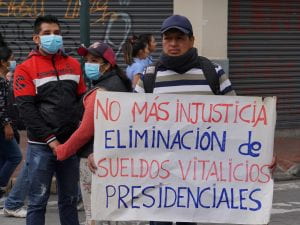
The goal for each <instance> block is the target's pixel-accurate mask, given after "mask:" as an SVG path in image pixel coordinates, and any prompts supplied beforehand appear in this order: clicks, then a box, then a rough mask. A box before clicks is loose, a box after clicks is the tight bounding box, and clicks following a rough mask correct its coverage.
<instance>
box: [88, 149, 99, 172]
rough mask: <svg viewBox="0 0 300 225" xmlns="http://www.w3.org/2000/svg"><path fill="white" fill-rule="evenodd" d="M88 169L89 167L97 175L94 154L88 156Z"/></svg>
mask: <svg viewBox="0 0 300 225" xmlns="http://www.w3.org/2000/svg"><path fill="white" fill-rule="evenodd" d="M88 167H89V169H90V171H91V172H92V173H95V172H96V170H97V166H96V163H95V160H94V153H91V154H90V155H89V156H88Z"/></svg>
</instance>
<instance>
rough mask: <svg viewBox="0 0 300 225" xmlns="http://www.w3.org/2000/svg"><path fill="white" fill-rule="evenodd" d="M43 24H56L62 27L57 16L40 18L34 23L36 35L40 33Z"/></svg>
mask: <svg viewBox="0 0 300 225" xmlns="http://www.w3.org/2000/svg"><path fill="white" fill-rule="evenodd" d="M42 23H55V24H57V25H58V26H59V27H60V24H59V21H58V19H57V18H56V16H53V15H46V16H39V17H37V18H36V20H35V21H34V33H35V34H38V33H40V31H41V24H42Z"/></svg>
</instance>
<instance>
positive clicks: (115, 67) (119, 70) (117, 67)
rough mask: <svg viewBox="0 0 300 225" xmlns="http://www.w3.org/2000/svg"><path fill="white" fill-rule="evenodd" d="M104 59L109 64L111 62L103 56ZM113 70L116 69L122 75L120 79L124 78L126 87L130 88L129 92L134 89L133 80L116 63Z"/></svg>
mask: <svg viewBox="0 0 300 225" xmlns="http://www.w3.org/2000/svg"><path fill="white" fill-rule="evenodd" d="M101 58H102V59H103V61H104V63H105V64H109V62H108V61H107V60H106V59H105V58H103V57H101ZM111 70H115V71H116V74H117V75H118V76H119V77H120V79H121V80H122V82H123V84H124V85H125V87H126V89H127V90H128V92H131V91H132V84H131V80H129V79H128V77H127V76H126V74H125V73H124V71H123V70H122V69H121V68H120V67H119V66H118V65H117V64H116V65H114V66H113V67H111ZM95 83H97V81H95Z"/></svg>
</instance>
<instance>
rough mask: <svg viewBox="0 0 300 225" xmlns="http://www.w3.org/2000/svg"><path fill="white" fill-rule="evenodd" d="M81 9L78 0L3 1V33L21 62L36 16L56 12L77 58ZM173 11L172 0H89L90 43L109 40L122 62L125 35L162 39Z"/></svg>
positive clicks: (0, 13) (30, 44)
mask: <svg viewBox="0 0 300 225" xmlns="http://www.w3.org/2000/svg"><path fill="white" fill-rule="evenodd" d="M79 9H80V7H79V0H61V1H57V0H55V1H50V0H42V1H22V0H19V1H18V0H16V1H9V0H7V1H0V32H1V34H2V35H3V36H4V37H5V40H6V41H7V43H8V44H9V46H10V47H11V48H12V50H13V52H14V54H15V56H16V59H17V61H18V62H20V61H21V60H24V59H25V58H26V56H27V54H28V52H29V51H30V50H31V49H32V48H33V47H34V45H33V42H32V33H33V31H32V26H33V22H34V20H35V18H36V16H37V15H46V14H53V15H55V16H57V17H58V19H59V20H60V21H61V26H62V31H63V38H64V46H65V50H66V52H68V53H69V54H70V55H73V56H75V57H78V56H77V53H76V49H77V47H78V46H79V45H80V27H79ZM172 13H173V0H152V1H146V0H134V1H130V0H90V22H91V24H90V29H91V42H94V41H99V40H105V41H106V42H109V43H110V44H111V45H113V48H114V50H115V51H116V52H118V61H119V63H122V62H123V58H122V54H120V49H121V45H122V43H123V42H124V41H125V40H126V38H127V37H128V36H129V35H132V33H135V34H140V33H146V32H147V33H153V34H155V36H156V37H157V40H158V41H159V40H160V33H159V31H160V26H161V24H162V21H163V20H164V19H165V18H166V17H168V16H170V15H172ZM158 47H159V48H160V45H159V46H158ZM159 52H160V49H158V50H157V51H156V54H154V58H155V57H157V55H158V53H159Z"/></svg>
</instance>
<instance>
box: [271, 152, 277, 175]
mask: <svg viewBox="0 0 300 225" xmlns="http://www.w3.org/2000/svg"><path fill="white" fill-rule="evenodd" d="M276 166H277V156H276V155H275V156H273V159H272V162H271V165H270V166H269V169H270V171H271V174H272V175H273V173H274V171H275V169H276Z"/></svg>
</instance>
